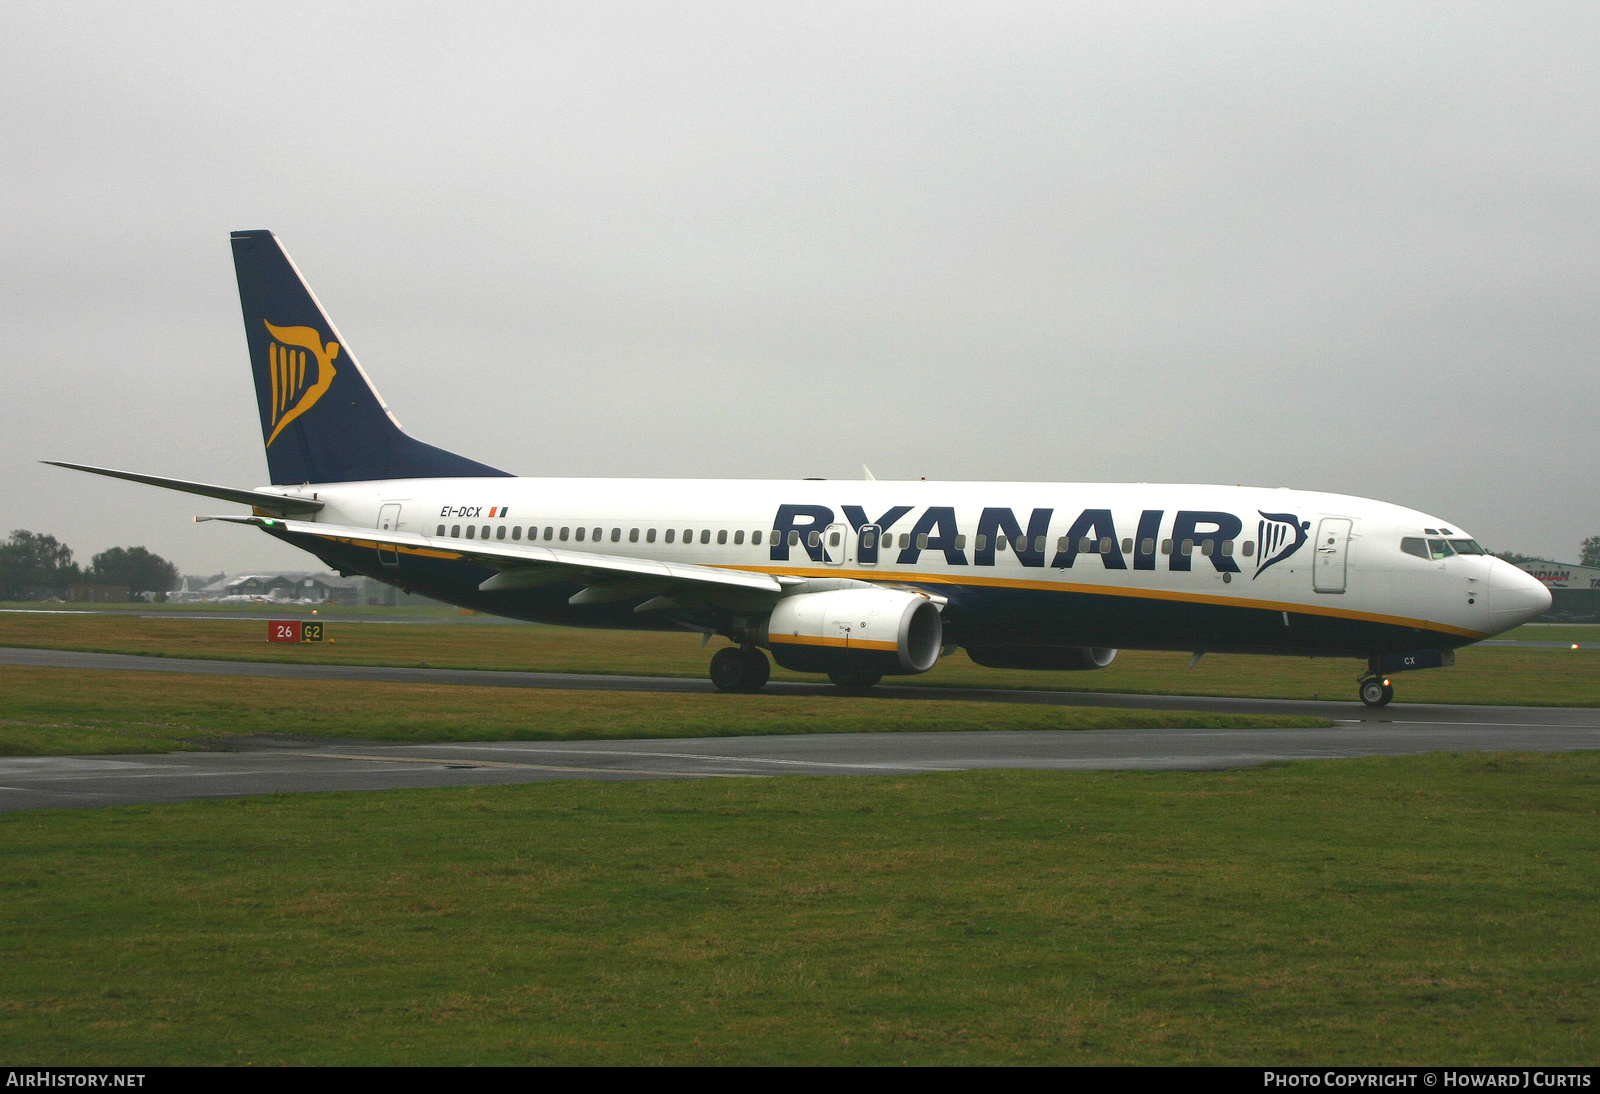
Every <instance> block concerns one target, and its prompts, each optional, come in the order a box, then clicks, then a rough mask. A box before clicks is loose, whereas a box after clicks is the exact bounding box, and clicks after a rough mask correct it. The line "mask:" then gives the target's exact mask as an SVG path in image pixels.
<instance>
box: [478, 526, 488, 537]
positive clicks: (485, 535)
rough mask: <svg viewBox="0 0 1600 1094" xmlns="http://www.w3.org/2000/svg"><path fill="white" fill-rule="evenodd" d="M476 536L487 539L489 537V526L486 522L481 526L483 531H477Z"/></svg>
mask: <svg viewBox="0 0 1600 1094" xmlns="http://www.w3.org/2000/svg"><path fill="white" fill-rule="evenodd" d="M478 538H479V539H488V538H489V526H488V525H487V524H485V525H484V526H483V531H481V532H479V533H478Z"/></svg>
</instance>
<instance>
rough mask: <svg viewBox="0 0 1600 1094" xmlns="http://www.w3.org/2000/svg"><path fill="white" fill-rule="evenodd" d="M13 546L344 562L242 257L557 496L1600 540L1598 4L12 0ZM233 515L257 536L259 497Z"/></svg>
mask: <svg viewBox="0 0 1600 1094" xmlns="http://www.w3.org/2000/svg"><path fill="white" fill-rule="evenodd" d="M0 50H3V51H4V58H5V63H4V64H3V65H0V88H3V93H4V104H5V108H4V109H3V110H0V133H3V135H4V147H5V155H4V157H3V158H0V185H3V187H4V194H5V198H6V200H5V211H6V215H5V217H4V220H3V221H0V233H3V238H4V240H5V247H4V252H3V254H4V267H3V268H4V271H5V282H4V290H5V291H4V295H3V298H0V309H3V312H0V321H3V322H4V324H5V337H4V340H3V341H0V361H3V368H4V375H5V377H6V389H5V390H6V397H5V400H4V406H5V414H4V427H5V428H4V429H3V431H0V468H3V475H4V483H5V489H4V491H3V495H0V535H3V534H4V532H5V531H8V530H9V529H12V528H31V529H34V530H36V531H43V532H51V533H54V534H55V535H57V536H59V537H60V538H62V539H63V540H64V541H65V542H67V543H68V544H70V545H71V546H72V547H73V548H74V549H75V550H76V551H77V553H78V557H79V558H80V559H81V560H82V561H85V562H87V561H88V558H89V556H90V555H92V554H93V553H94V552H96V551H99V550H103V549H105V548H106V547H109V546H113V545H119V544H120V545H128V544H143V545H146V546H148V547H149V548H150V549H152V550H154V551H156V552H158V553H159V554H162V555H164V556H166V557H168V558H171V559H173V560H174V561H175V562H177V563H178V564H179V566H180V568H182V569H183V570H184V571H186V572H202V571H215V570H218V569H227V570H229V571H230V572H237V571H239V570H242V569H248V568H252V567H268V566H272V567H286V568H314V567H315V566H316V563H315V560H313V559H311V558H310V556H308V555H303V554H301V553H300V552H297V551H293V550H291V549H289V548H286V547H282V546H280V545H278V544H275V543H273V542H271V541H269V540H267V539H266V537H263V536H261V535H260V534H259V533H255V532H252V531H249V530H247V529H241V528H237V527H219V526H217V525H202V526H195V525H192V524H189V523H188V517H189V516H190V515H192V514H194V513H196V512H203V511H208V508H207V507H208V505H210V504H211V503H207V502H205V501H203V500H201V499H188V498H183V497H180V496H177V495H169V494H166V493H165V492H163V491H158V490H154V489H150V488H147V487H139V486H135V485H133V484H127V483H115V482H111V481H103V480H98V479H94V478H91V477H89V476H84V475H78V474H75V473H72V472H67V471H62V470H58V469H55V468H49V467H41V466H39V465H37V464H35V463H33V462H32V461H35V460H38V459H65V460H74V461H79V462H86V463H99V464H106V465H110V466H114V467H122V468H130V469H134V470H142V471H148V472H153V473H156V474H168V475H174V476H178V477H189V478H198V479H204V480H209V481H215V482H222V483H228V484H235V485H258V484H261V483H263V482H265V481H266V471H265V460H264V458H263V456H262V446H261V438H260V433H259V430H258V425H257V422H258V419H257V416H256V412H255V409H254V406H253V391H252V387H251V383H250V378H249V371H248V363H247V360H246V355H245V344H244V337H243V328H242V325H241V321H240V317H239V308H238V296H237V293H236V290H235V285H234V279H233V269H232V263H231V257H230V253H229V249H228V245H227V239H228V233H229V231H231V230H233V229H238V228H270V229H272V230H273V231H275V232H277V233H278V235H279V237H280V238H281V239H282V240H283V242H284V245H285V246H286V247H287V248H288V250H289V252H290V253H291V254H292V255H293V256H294V257H295V259H296V261H297V262H298V264H299V265H300V267H301V269H302V271H304V272H305V274H306V276H307V277H308V278H309V279H310V281H311V283H312V285H313V287H314V288H315V289H316V291H317V293H318V294H319V296H320V297H321V299H322V301H323V303H324V305H325V306H326V307H327V308H328V309H329V310H330V312H331V313H332V315H333V318H334V321H335V322H336V323H338V324H339V326H340V328H341V331H342V333H343V334H344V336H345V337H346V338H347V339H348V348H349V349H350V350H352V351H353V352H354V353H355V355H356V356H357V357H358V358H359V359H360V361H361V362H362V364H363V366H364V367H365V368H366V370H367V371H368V373H369V374H370V375H371V376H372V377H373V379H374V381H375V382H376V383H377V385H378V387H379V389H380V390H381V391H382V392H383V394H384V396H385V398H386V399H387V400H388V402H389V404H390V405H391V407H392V408H393V409H394V410H395V413H396V414H397V416H398V417H399V418H400V420H401V422H402V424H403V425H404V426H405V427H406V428H407V430H408V431H409V432H411V433H412V434H413V435H415V436H418V437H420V438H422V439H424V440H427V441H429V442H431V443H434V444H438V445H441V446H443V447H446V448H450V449H453V450H456V451H460V452H462V453H464V454H466V455H469V456H472V457H475V458H477V459H481V460H484V461H486V462H489V463H492V464H495V465H498V466H500V467H503V468H506V469H508V470H511V471H513V472H516V473H519V474H524V475H599V476H607V475H650V476H707V477H799V476H806V475H822V476H828V477H856V476H857V475H858V474H859V470H858V469H859V465H860V464H861V463H863V462H865V463H867V464H869V465H871V466H872V468H873V470H874V471H875V472H876V473H877V474H878V476H879V477H880V478H901V477H906V478H914V477H917V476H924V475H925V476H927V477H929V478H956V479H1037V480H1068V481H1072V480H1109V481H1135V480H1144V481H1180V482H1228V483H1233V482H1242V483H1258V484H1265V485H1274V486H1276V485H1282V486H1294V487H1302V488H1312V489H1326V490H1336V491H1341V492H1346V493H1352V494H1359V495H1364V496H1369V497H1376V498H1382V499H1385V500H1389V501H1395V502H1400V503H1403V504H1407V505H1414V506H1416V507H1418V508H1421V509H1424V510H1427V511H1429V512H1431V513H1435V514H1438V515H1440V516H1441V517H1444V518H1446V519H1449V520H1451V521H1456V522H1459V523H1460V524H1461V525H1462V526H1464V527H1466V528H1468V529H1469V530H1471V531H1473V532H1474V533H1476V534H1477V535H1478V536H1479V537H1480V538H1481V539H1483V540H1484V541H1485V542H1486V543H1487V544H1488V545H1489V546H1490V547H1492V548H1497V549H1505V548H1514V549H1519V550H1522V551H1525V552H1528V553H1539V554H1545V555H1553V556H1554V557H1557V558H1560V559H1573V558H1575V557H1576V553H1577V544H1578V542H1579V540H1581V539H1582V538H1583V537H1585V536H1589V535H1595V534H1600V505H1597V502H1596V499H1597V498H1600V463H1597V460H1596V425H1597V417H1600V367H1597V349H1600V299H1597V297H1600V278H1597V276H1596V274H1597V268H1596V267H1597V263H1600V257H1597V256H1600V245H1597V244H1600V195H1597V189H1596V180H1597V179H1600V124H1597V122H1600V88H1597V83H1596V79H1595V76H1596V58H1597V57H1600V7H1597V6H1596V5H1595V4H1593V3H1582V4H1562V3H1541V4H1518V5H1513V4H1503V3H1499V4H1487V5H1485V4H1472V3H1460V2H1452V3H1448V4H1443V3H1441V4H1397V3H1394V2H1392V0H1386V2H1384V3H1373V4H1359V3H1341V4H1336V5H1335V4H1259V3H1217V2H1214V0H1213V2H1207V3H1204V4H1198V3H1197V4H1067V3H1052V4H1030V3H1020V4H1005V3H995V2H992V0H990V2H985V3H982V4H965V3H944V4H941V3H916V4H911V3H896V4H871V3H866V4H863V3H850V4H823V3H806V4H760V3H751V2H749V0H741V2H737V3H692V2H691V3H670V4H669V3H656V4H646V3H628V4H607V3H596V2H594V0H585V2H583V3H573V4H554V3H531V4H530V3H518V4H504V5H500V4H473V3H466V4H452V5H440V4H437V3H430V4H415V5H405V4H381V5H380V4H337V3H328V2H326V0H323V2H319V3H315V4H294V3H282V2H274V3H271V4H264V5H263V4H230V5H217V4H213V3H205V4H192V5H184V4H164V3H155V4H138V5H134V4H125V5H124V4H116V5H113V4H73V3H62V2H60V0H51V2H50V3H22V2H17V0H11V2H8V3H7V4H5V5H4V7H3V8H0ZM220 507H221V508H222V509H223V510H226V509H227V507H226V506H220Z"/></svg>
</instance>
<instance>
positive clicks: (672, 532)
mask: <svg viewBox="0 0 1600 1094" xmlns="http://www.w3.org/2000/svg"><path fill="white" fill-rule="evenodd" d="M677 535H678V530H677V529H676V528H668V529H667V542H668V543H671V542H672V541H673V540H674V539H675V538H677Z"/></svg>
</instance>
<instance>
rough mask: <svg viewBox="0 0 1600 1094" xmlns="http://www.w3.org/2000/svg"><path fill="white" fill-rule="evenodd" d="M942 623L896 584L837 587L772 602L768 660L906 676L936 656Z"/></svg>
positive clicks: (801, 667) (927, 604) (924, 602)
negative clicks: (857, 587) (882, 587)
mask: <svg viewBox="0 0 1600 1094" xmlns="http://www.w3.org/2000/svg"><path fill="white" fill-rule="evenodd" d="M943 642H944V624H943V622H942V621H941V620H940V618H939V609H938V607H937V606H936V605H935V604H934V603H933V601H931V600H929V599H928V598H927V597H925V596H921V595H919V594H917V593H910V592H905V591H902V590H899V589H878V588H871V589H837V590H834V591H832V592H824V593H800V594H799V595H796V596H791V597H786V598H784V599H783V600H780V601H778V604H777V606H776V607H775V608H773V609H772V615H771V616H770V617H769V618H768V620H767V640H766V643H765V644H766V647H767V648H768V649H769V650H771V651H772V659H773V660H774V661H776V662H777V663H778V664H780V665H782V666H783V667H784V668H786V669H792V670H794V671H795V672H876V673H882V674H884V675H888V676H909V675H913V674H915V673H919V672H927V671H928V670H929V669H931V668H933V666H934V663H935V662H936V661H938V660H939V648H940V646H941V645H942V644H943Z"/></svg>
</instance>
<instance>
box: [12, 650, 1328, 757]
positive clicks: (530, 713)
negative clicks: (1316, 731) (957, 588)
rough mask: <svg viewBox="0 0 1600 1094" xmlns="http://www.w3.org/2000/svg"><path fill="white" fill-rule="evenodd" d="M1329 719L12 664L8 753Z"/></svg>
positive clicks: (1242, 724)
mask: <svg viewBox="0 0 1600 1094" xmlns="http://www.w3.org/2000/svg"><path fill="white" fill-rule="evenodd" d="M1333 724H1334V723H1332V722H1330V721H1328V720H1327V719H1325V718H1305V717H1296V718H1289V717H1277V716H1273V717H1262V716H1254V715H1235V714H1204V713H1189V712H1184V711H1153V710H1109V709H1099V708H1093V707H1083V708H1075V707H1043V706H1022V705H1013V704H1009V703H973V702H947V701H943V700H931V701H928V702H917V703H903V702H902V703H897V702H892V701H889V702H886V701H883V700H879V699H871V698H855V697H850V696H844V695H837V696H836V695H822V696H811V695H708V694H702V695H674V694H663V693H653V692H609V691H581V690H574V691H565V690H562V691H556V690H544V689H530V688H482V689H480V688H471V687H461V686H452V685H445V684H389V683H376V682H370V681H351V680H280V679H272V678H270V677H252V676H243V677H228V676H188V675H168V674H166V673H149V672H102V671H86V670H81V669H35V668H21V667H17V666H9V665H7V666H0V756H7V755H9V756H42V755H81V754H90V753H139V752H167V751H170V750H173V749H194V748H219V747H227V746H228V740H229V739H230V738H234V737H252V736H292V737H300V738H312V739H319V738H321V739H325V738H340V739H344V740H381V741H410V742H422V741H529V740H545V741H548V740H576V739H585V740H598V739H602V738H610V739H620V738H651V737H733V736H765V735H770V734H779V733H861V732H868V731H870V732H887V733H898V732H908V731H934V730H944V731H976V732H981V731H987V730H1034V729H1058V730H1059V729H1071V730H1081V729H1125V728H1147V729H1158V728H1159V729H1210V728H1243V729H1249V728H1256V727H1264V726H1283V727H1295V726H1300V727H1313V726H1329V725H1333Z"/></svg>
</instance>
